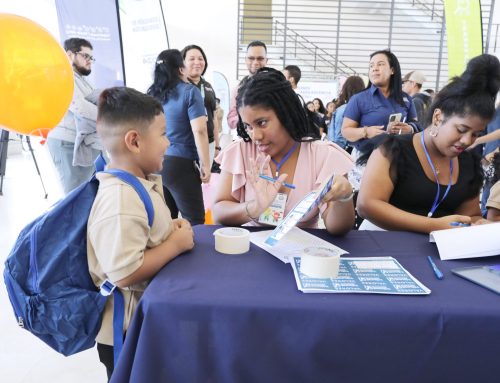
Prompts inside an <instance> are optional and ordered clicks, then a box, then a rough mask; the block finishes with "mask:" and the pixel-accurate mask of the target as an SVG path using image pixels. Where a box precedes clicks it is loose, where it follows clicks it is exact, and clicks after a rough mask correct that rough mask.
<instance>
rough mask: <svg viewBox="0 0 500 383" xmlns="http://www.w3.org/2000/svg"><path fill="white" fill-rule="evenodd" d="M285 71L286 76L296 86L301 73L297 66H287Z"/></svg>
mask: <svg viewBox="0 0 500 383" xmlns="http://www.w3.org/2000/svg"><path fill="white" fill-rule="evenodd" d="M285 70H287V71H288V75H289V76H290V77H293V78H294V79H295V85H297V84H298V83H299V81H300V78H301V77H302V71H301V70H300V68H299V67H298V66H297V65H287V66H286V67H285Z"/></svg>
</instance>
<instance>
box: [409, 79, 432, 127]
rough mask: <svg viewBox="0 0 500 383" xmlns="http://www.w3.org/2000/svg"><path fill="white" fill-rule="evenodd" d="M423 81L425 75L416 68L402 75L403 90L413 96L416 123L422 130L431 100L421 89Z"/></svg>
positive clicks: (425, 124)
mask: <svg viewBox="0 0 500 383" xmlns="http://www.w3.org/2000/svg"><path fill="white" fill-rule="evenodd" d="M424 82H425V76H424V74H423V73H422V72H420V71H418V70H414V71H412V72H409V73H407V74H406V76H404V77H403V92H406V93H408V94H409V95H410V96H411V97H412V98H413V103H414V104H415V109H416V110H417V119H418V123H419V125H420V127H421V129H422V130H423V129H425V128H426V126H427V121H426V112H427V110H428V109H429V106H431V102H432V97H431V96H430V95H429V94H427V93H425V92H422V91H421V90H422V84H423V83H424Z"/></svg>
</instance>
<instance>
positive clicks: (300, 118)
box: [236, 67, 319, 142]
mask: <svg viewBox="0 0 500 383" xmlns="http://www.w3.org/2000/svg"><path fill="white" fill-rule="evenodd" d="M236 106H237V109H239V108H241V107H242V106H260V107H263V108H266V109H272V110H273V111H274V112H275V113H276V116H277V117H278V120H279V121H280V122H281V124H282V125H283V127H284V128H285V129H286V131H287V132H288V134H289V135H290V137H292V139H293V140H295V141H308V140H311V139H318V138H319V131H318V129H317V127H316V126H315V125H314V123H313V120H312V116H311V113H310V112H309V111H306V110H305V108H304V107H303V106H302V102H301V101H300V99H299V96H297V93H295V92H294V90H293V89H292V85H291V84H290V82H289V81H287V80H286V78H285V76H284V75H283V73H281V72H280V71H277V70H276V69H272V68H267V67H264V68H261V69H259V71H257V73H255V74H254V75H253V76H252V77H249V78H248V79H247V80H246V81H244V82H243V84H242V85H241V87H240V88H239V90H238V95H237V97H236ZM236 129H237V132H238V135H239V136H240V137H241V138H243V140H244V141H245V142H248V141H250V140H251V138H250V136H249V135H248V133H247V131H246V129H245V127H244V126H243V122H242V120H241V116H240V115H239V113H238V124H237V128H236Z"/></svg>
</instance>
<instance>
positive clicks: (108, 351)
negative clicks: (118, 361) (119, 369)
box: [97, 343, 115, 382]
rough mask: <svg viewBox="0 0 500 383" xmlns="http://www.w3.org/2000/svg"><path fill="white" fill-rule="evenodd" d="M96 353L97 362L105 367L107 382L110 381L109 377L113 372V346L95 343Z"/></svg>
mask: <svg viewBox="0 0 500 383" xmlns="http://www.w3.org/2000/svg"><path fill="white" fill-rule="evenodd" d="M97 353H98V354H99V360H100V361H101V363H102V364H104V366H105V367H106V373H107V374H108V382H109V381H110V379H111V375H112V374H113V370H114V369H115V360H114V356H113V346H109V345H107V344H102V343H97Z"/></svg>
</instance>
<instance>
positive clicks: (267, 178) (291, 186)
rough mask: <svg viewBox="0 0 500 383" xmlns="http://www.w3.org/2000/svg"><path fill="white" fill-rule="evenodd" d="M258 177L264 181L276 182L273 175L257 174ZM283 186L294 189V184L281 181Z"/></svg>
mask: <svg viewBox="0 0 500 383" xmlns="http://www.w3.org/2000/svg"><path fill="white" fill-rule="evenodd" d="M259 177H260V178H262V179H263V180H266V181H271V182H276V179H274V178H273V177H269V176H266V175H265V174H259ZM283 186H284V187H287V188H289V189H295V185H292V184H288V183H286V182H283Z"/></svg>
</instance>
